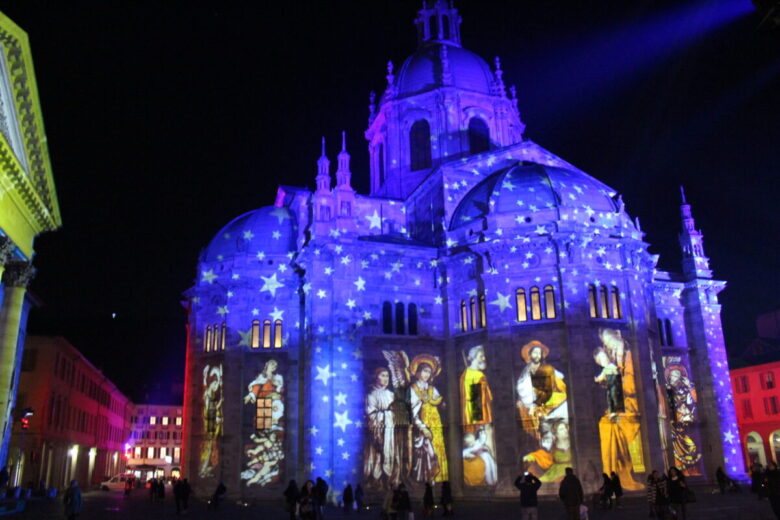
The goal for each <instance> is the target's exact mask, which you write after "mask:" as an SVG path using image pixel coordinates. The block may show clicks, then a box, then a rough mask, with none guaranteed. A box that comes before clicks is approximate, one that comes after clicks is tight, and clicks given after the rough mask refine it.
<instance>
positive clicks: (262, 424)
mask: <svg viewBox="0 0 780 520" xmlns="http://www.w3.org/2000/svg"><path fill="white" fill-rule="evenodd" d="M272 403H273V399H266V398H263V399H258V400H257V417H256V421H255V427H256V428H257V429H258V430H270V429H271V422H272V419H271V412H272V408H271V406H272Z"/></svg>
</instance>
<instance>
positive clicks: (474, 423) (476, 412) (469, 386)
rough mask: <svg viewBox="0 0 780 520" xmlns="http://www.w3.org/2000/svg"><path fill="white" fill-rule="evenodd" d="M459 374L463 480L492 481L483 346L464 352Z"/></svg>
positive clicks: (470, 482)
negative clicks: (463, 363) (461, 370)
mask: <svg viewBox="0 0 780 520" xmlns="http://www.w3.org/2000/svg"><path fill="white" fill-rule="evenodd" d="M465 362H466V368H465V370H464V371H463V373H462V374H461V376H460V402H461V420H462V421H463V433H464V435H463V445H464V449H463V481H464V482H465V484H466V485H467V486H484V485H489V486H492V485H494V484H495V483H496V482H497V480H498V476H497V470H496V462H495V457H494V455H493V454H494V453H495V441H494V437H493V393H492V392H491V390H490V385H489V384H488V380H487V376H485V372H484V370H486V369H487V359H486V357H485V348H484V347H483V346H482V345H478V346H476V347H472V348H471V349H469V350H468V352H467V353H466V355H465Z"/></svg>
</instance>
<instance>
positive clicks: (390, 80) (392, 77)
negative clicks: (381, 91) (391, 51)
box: [385, 61, 395, 99]
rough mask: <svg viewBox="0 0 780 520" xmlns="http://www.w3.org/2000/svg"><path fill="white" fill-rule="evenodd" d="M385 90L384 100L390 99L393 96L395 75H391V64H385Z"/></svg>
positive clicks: (389, 62) (390, 62)
mask: <svg viewBox="0 0 780 520" xmlns="http://www.w3.org/2000/svg"><path fill="white" fill-rule="evenodd" d="M385 79H387V88H385V98H387V99H390V98H392V97H393V96H394V95H395V75H394V74H393V62H392V61H388V62H387V76H385Z"/></svg>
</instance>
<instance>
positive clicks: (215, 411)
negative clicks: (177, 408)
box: [198, 365, 223, 477]
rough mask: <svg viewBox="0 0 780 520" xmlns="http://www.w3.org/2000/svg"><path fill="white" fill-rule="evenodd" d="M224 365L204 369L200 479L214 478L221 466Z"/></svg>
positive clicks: (207, 366)
mask: <svg viewBox="0 0 780 520" xmlns="http://www.w3.org/2000/svg"><path fill="white" fill-rule="evenodd" d="M222 421H223V416H222V365H215V366H211V365H206V366H205V367H203V424H204V429H205V432H204V433H205V437H204V439H203V441H202V442H201V447H200V465H199V467H198V475H199V476H200V477H212V476H214V468H216V467H217V465H218V464H219V444H218V439H219V437H221V436H222Z"/></svg>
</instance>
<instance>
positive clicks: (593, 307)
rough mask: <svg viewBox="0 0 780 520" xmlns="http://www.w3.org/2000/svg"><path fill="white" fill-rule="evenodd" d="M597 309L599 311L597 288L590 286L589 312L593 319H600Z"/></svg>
mask: <svg viewBox="0 0 780 520" xmlns="http://www.w3.org/2000/svg"><path fill="white" fill-rule="evenodd" d="M597 309H598V302H597V298H596V286H595V285H589V286H588V310H589V312H590V317H591V318H597V317H598V312H597Z"/></svg>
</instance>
